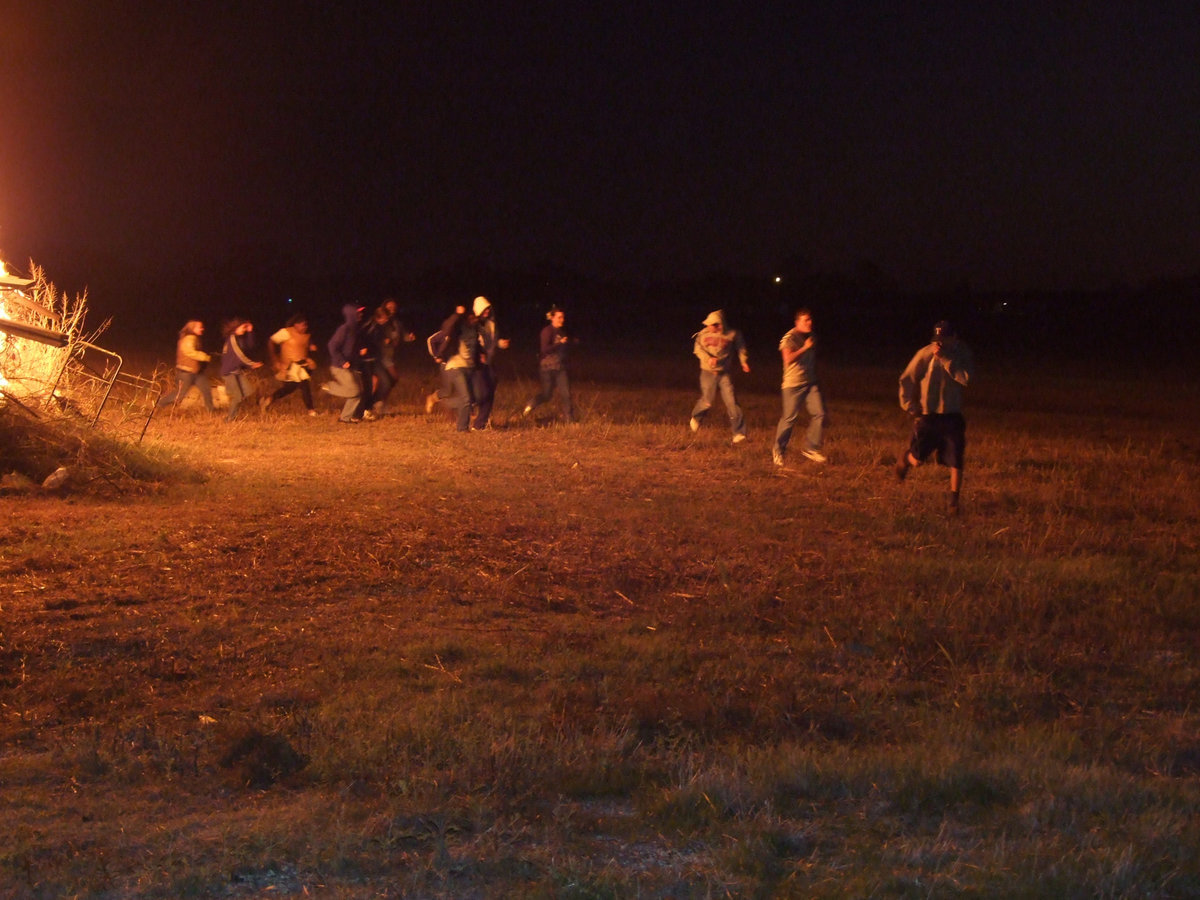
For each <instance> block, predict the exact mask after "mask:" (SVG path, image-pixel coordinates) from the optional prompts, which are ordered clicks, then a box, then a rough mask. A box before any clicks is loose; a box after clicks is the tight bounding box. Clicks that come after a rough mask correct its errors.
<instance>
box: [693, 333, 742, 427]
mask: <svg viewBox="0 0 1200 900" xmlns="http://www.w3.org/2000/svg"><path fill="white" fill-rule="evenodd" d="M703 324H704V328H702V329H701V330H700V331H698V332H696V333H695V334H694V335H692V352H693V353H694V354H695V355H696V358H697V359H699V360H700V399H699V400H697V401H696V405H695V406H694V407H692V418H691V419H690V420H689V421H688V427H689V428H691V429H692V431H694V432H695V431H699V430H700V425H701V423H702V422H703V421H704V417H705V416H706V415H708V411H709V409H711V408H712V405H713V401H714V400H716V396H717V390H718V389H720V391H721V400H722V401H723V402H724V403H725V411H726V412H727V413H729V425H730V428H732V429H733V442H734V443H735V444H740V443H741V442H742V441H744V440H745V439H746V418H745V416H743V415H742V408H741V407H740V406H738V405H737V398H736V397H735V396H734V394H733V379H732V377H731V376H730V371H731V370H732V368H733V361H734V359H736V360H737V361H738V362H739V363H740V364H741V366H742V371H743V372H749V371H750V357H749V355H748V354H747V352H746V342H745V340H744V339H743V338H742V333H741V332H740V331H738V330H737V329H733V328H730V329H726V327H725V313H724V312H723V311H722V310H719V309H718V310H715V311H713V312H710V313H709V314H708V316H707V317H706V318H705V320H704V323H703Z"/></svg>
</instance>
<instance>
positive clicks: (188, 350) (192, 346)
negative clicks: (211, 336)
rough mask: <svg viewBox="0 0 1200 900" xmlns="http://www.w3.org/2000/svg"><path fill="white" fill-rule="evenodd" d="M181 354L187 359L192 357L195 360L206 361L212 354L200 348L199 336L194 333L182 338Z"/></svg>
mask: <svg viewBox="0 0 1200 900" xmlns="http://www.w3.org/2000/svg"><path fill="white" fill-rule="evenodd" d="M182 350H183V355H184V356H186V357H187V358H188V359H194V360H196V362H208V361H209V360H210V359H212V356H211V355H210V354H208V353H205V352H204V351H203V350H201V349H200V338H198V337H196V335H194V334H189V335H188V336H187V337H185V338H184V339H183V347H182Z"/></svg>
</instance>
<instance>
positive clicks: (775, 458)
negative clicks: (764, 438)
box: [771, 447, 783, 467]
mask: <svg viewBox="0 0 1200 900" xmlns="http://www.w3.org/2000/svg"><path fill="white" fill-rule="evenodd" d="M771 462H773V463H775V465H777V466H780V467H782V466H783V454H782V453H780V452H779V448H778V447H772V448H771Z"/></svg>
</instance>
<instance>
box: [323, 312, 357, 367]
mask: <svg viewBox="0 0 1200 900" xmlns="http://www.w3.org/2000/svg"><path fill="white" fill-rule="evenodd" d="M357 344H358V307H357V306H355V305H354V304H353V303H347V304H346V305H345V306H343V307H342V324H341V325H339V326H338V329H337V331H335V332H334V333H333V337H331V338H330V339H329V344H328V350H329V365H330V368H334V369H344V368H345V367H346V363H351V364H353V363H354V348H355V346H356V345H357Z"/></svg>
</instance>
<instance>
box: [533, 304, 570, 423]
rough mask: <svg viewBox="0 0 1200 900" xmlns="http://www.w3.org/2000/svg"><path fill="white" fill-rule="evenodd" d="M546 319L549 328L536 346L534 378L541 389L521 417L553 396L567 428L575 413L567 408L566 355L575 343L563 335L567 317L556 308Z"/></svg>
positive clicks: (554, 307)
mask: <svg viewBox="0 0 1200 900" xmlns="http://www.w3.org/2000/svg"><path fill="white" fill-rule="evenodd" d="M546 318H547V319H549V320H550V324H549V325H547V326H546V327H545V328H543V329H542V334H541V338H540V340H539V342H538V375H539V376H540V377H541V381H542V389H541V390H540V391H538V393H537V394H535V395H534V396H533V397H531V398H530V399H529V402H528V403H526V404H525V409H524V411H523V412H522V413H521V415H523V416H528V415H529V414H530V413H531V412H533V411H534V410H535V409H537V408H538V407H539V406H541V405H542V404H543V403H546V402H547V401H548V400H550V398H551V397H553V396H554V395H555V394H558V402H559V404H560V406H561V407H562V412H563V418H564V419H565V420H566V422H567V423H568V424H570V423H571V422H574V421H575V410H574V407H572V405H571V379H570V377H569V376H568V375H567V351H568V349H569V348H570V346H571V344H572V343H574V342H575V339H574V338H572V337H569V336H568V335H567V332H566V330H565V329H564V327H563V326H564V325H565V324H566V320H567V315H566V313H564V312H563V311H562V310H561V309H559V308H558V307H557V306H552V307H550V312H548V313H546Z"/></svg>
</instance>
